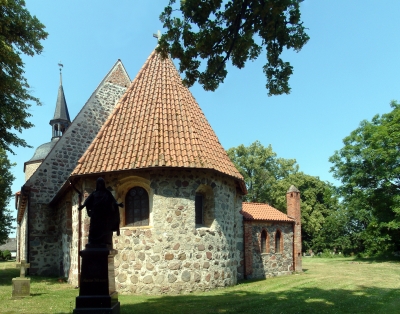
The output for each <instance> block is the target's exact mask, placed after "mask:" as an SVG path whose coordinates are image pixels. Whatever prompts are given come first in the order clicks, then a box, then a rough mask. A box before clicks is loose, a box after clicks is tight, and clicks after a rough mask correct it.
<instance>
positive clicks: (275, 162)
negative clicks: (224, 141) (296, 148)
mask: <svg viewBox="0 0 400 314" xmlns="http://www.w3.org/2000/svg"><path fill="white" fill-rule="evenodd" d="M227 153H228V156H229V158H230V159H231V160H232V162H233V163H234V164H235V166H236V168H237V169H238V170H239V171H240V173H241V174H242V175H243V177H244V181H245V183H246V187H247V191H248V194H247V195H245V197H244V200H245V201H247V202H265V203H270V204H271V203H272V202H273V200H274V194H273V192H274V187H275V185H276V183H277V182H278V181H279V180H281V179H283V178H285V177H287V176H289V175H290V174H292V173H296V172H297V171H298V168H299V166H298V165H297V163H296V160H295V159H284V158H278V157H277V155H276V153H275V152H274V151H273V150H272V147H271V145H269V146H268V147H264V146H263V145H262V144H261V143H260V142H259V141H255V142H254V143H252V144H251V145H250V146H248V147H246V146H244V145H239V146H238V147H233V148H230V149H228V151H227ZM285 193H286V191H285Z"/></svg>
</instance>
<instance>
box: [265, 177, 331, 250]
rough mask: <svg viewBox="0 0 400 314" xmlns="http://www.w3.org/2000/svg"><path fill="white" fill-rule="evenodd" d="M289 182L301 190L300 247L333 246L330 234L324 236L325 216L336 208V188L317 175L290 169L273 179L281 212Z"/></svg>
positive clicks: (276, 205) (276, 202) (274, 192)
mask: <svg viewBox="0 0 400 314" xmlns="http://www.w3.org/2000/svg"><path fill="white" fill-rule="evenodd" d="M292 184H293V185H294V186H296V187H297V188H298V189H299V191H300V197H301V232H302V234H301V237H302V244H303V250H308V249H313V250H314V251H321V250H324V249H331V248H335V247H336V246H337V245H335V242H334V241H331V240H332V238H330V239H326V236H324V233H325V231H326V230H327V228H328V226H327V224H326V223H327V219H328V217H329V216H331V215H334V213H336V212H337V210H338V209H339V201H338V197H337V195H336V192H335V188H334V187H333V186H332V185H331V184H330V183H328V182H324V181H322V180H320V179H319V178H318V177H315V176H310V175H307V174H305V173H303V172H300V171H299V172H296V173H292V174H290V175H288V176H286V177H284V178H282V179H281V180H279V181H278V182H276V184H275V185H274V186H273V188H272V191H271V194H272V199H273V204H274V207H275V208H277V209H279V210H281V211H282V212H286V206H287V205H286V192H287V190H288V188H289V187H290V186H291V185H292Z"/></svg>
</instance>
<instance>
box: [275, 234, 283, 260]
mask: <svg viewBox="0 0 400 314" xmlns="http://www.w3.org/2000/svg"><path fill="white" fill-rule="evenodd" d="M282 252H283V237H282V232H281V231H280V230H276V232H275V253H277V254H281V253H282Z"/></svg>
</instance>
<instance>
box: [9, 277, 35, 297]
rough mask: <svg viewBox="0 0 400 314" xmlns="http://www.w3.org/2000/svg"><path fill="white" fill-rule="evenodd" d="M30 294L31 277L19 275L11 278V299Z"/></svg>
mask: <svg viewBox="0 0 400 314" xmlns="http://www.w3.org/2000/svg"><path fill="white" fill-rule="evenodd" d="M30 296H31V279H30V278H21V277H18V278H13V279H12V295H11V299H20V298H26V297H30Z"/></svg>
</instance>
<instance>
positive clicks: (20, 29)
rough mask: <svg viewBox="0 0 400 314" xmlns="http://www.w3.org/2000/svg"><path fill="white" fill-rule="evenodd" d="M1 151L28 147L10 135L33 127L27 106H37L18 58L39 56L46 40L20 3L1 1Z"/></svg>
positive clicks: (22, 141) (17, 0)
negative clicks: (33, 104) (43, 41)
mask: <svg viewBox="0 0 400 314" xmlns="http://www.w3.org/2000/svg"><path fill="white" fill-rule="evenodd" d="M0 4H1V5H0V69H1V70H0V148H2V149H4V150H7V151H9V152H13V151H12V149H11V148H10V146H11V145H13V146H22V147H27V146H28V145H27V143H26V142H25V140H23V139H21V138H19V137H18V136H17V135H16V134H15V133H13V131H18V132H22V129H28V128H30V127H32V126H33V125H32V123H30V122H29V121H28V120H27V118H29V117H30V116H31V114H30V113H28V112H27V110H28V108H29V107H30V104H29V102H33V103H36V104H40V102H39V100H38V99H37V98H36V97H33V96H32V95H31V94H30V93H29V84H28V82H27V80H26V78H25V77H24V75H23V74H24V63H23V62H22V59H21V54H26V55H28V56H33V55H35V53H36V54H40V53H41V52H42V49H43V47H42V45H41V44H40V40H42V39H45V38H46V37H47V33H46V32H45V31H44V25H43V24H42V23H40V21H39V20H38V19H37V18H36V17H35V16H33V17H32V16H31V15H30V13H29V12H28V10H27V9H26V8H25V2H24V1H23V0H0Z"/></svg>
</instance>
